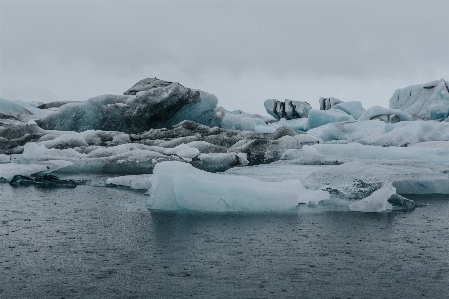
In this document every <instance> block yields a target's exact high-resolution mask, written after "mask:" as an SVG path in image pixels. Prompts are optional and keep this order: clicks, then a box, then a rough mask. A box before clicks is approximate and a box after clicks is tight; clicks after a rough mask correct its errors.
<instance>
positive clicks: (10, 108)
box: [0, 99, 31, 114]
mask: <svg viewBox="0 0 449 299" xmlns="http://www.w3.org/2000/svg"><path fill="white" fill-rule="evenodd" d="M0 113H3V114H9V113H22V114H31V113H30V112H29V111H28V110H26V109H24V108H23V107H22V106H21V105H19V104H18V103H16V102H14V101H10V100H6V99H0Z"/></svg>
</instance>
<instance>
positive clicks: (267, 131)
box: [254, 125, 276, 133]
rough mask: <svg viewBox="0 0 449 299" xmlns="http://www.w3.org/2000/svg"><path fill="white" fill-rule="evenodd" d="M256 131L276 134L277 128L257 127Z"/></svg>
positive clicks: (269, 126)
mask: <svg viewBox="0 0 449 299" xmlns="http://www.w3.org/2000/svg"><path fill="white" fill-rule="evenodd" d="M254 130H255V131H256V132H258V133H274V132H275V131H276V128H275V127H273V126H271V125H268V126H267V125H265V126H255V128H254Z"/></svg>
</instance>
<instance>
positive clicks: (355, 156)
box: [0, 78, 449, 212]
mask: <svg viewBox="0 0 449 299" xmlns="http://www.w3.org/2000/svg"><path fill="white" fill-rule="evenodd" d="M447 92H449V88H448V87H447V81H444V80H437V81H432V82H429V83H427V84H423V85H419V86H418V85H417V86H412V87H408V88H404V89H400V90H398V91H397V92H396V93H395V95H394V96H393V97H392V99H391V100H390V109H386V108H382V107H379V106H375V107H371V108H369V109H368V110H366V111H365V109H364V108H363V107H362V105H361V103H360V102H342V101H340V100H338V99H335V98H327V99H325V98H322V99H320V108H321V110H314V109H311V110H310V109H309V108H308V107H309V106H310V105H309V106H307V105H308V104H307V103H305V102H294V101H290V100H286V101H284V102H279V101H275V100H272V101H270V100H268V101H266V102H265V106H266V107H267V106H269V107H268V108H270V107H271V108H270V109H271V110H270V111H271V112H272V113H271V114H272V115H273V117H275V118H277V119H279V121H275V119H273V118H272V117H267V116H260V115H257V114H250V113H245V112H243V111H241V110H235V111H232V112H230V111H227V110H226V109H224V108H222V107H218V106H217V103H218V100H217V99H216V97H215V96H214V95H212V94H209V93H206V92H203V91H199V90H193V89H189V88H185V87H184V86H182V85H180V84H179V83H172V82H167V81H163V80H159V79H157V78H154V79H144V80H141V81H139V82H138V83H137V84H136V85H135V86H133V87H132V88H130V89H129V90H128V91H126V92H125V95H123V96H122V95H120V96H118V95H117V96H114V95H104V96H99V97H96V98H93V99H90V100H88V101H86V102H80V103H71V104H66V105H62V106H61V108H60V109H54V108H50V109H53V110H55V112H52V111H50V109H38V108H37V104H35V103H33V104H26V103H24V102H23V103H22V102H20V103H19V102H12V101H2V102H0V174H2V173H3V174H4V175H5V176H6V177H7V178H6V177H4V178H3V180H2V181H5V180H6V181H7V180H10V179H11V176H13V175H16V174H17V175H25V176H27V175H31V174H35V173H39V174H40V175H42V174H48V173H52V172H60V173H71V174H72V173H88V172H94V173H109V174H111V173H113V174H116V175H121V174H131V175H130V176H121V177H116V178H110V179H109V180H108V182H109V183H111V184H112V183H114V184H116V185H124V186H130V187H131V188H136V189H148V188H150V187H151V186H152V188H151V190H152V195H151V203H150V207H151V208H152V209H173V210H178V209H181V210H182V209H184V210H207V211H271V210H273V211H279V210H291V209H294V207H295V206H296V205H297V204H298V203H311V204H315V205H327V206H332V205H333V204H335V205H338V204H341V202H339V201H342V202H343V203H344V204H343V205H344V209H346V210H353V211H363V212H370V211H383V210H388V209H396V208H398V207H399V208H404V209H407V206H408V207H409V208H410V207H411V208H414V207H415V204H414V203H413V201H410V200H407V199H406V198H404V197H401V196H400V195H399V194H403V195H404V194H432V193H437V194H449V177H448V175H447V174H448V173H449V141H448V140H449V121H448V119H447V118H446V117H447V115H448V113H449V104H447V103H448V102H449V101H448V99H447V96H448V95H447ZM2 103H3V106H2V105H1V104H2ZM4 103H7V104H8V105H9V106H8V105H6V104H4ZM11 103H13V104H14V105H12V106H11V105H10V104H11ZM304 103H305V104H304ZM306 104H307V105H306ZM17 105H18V106H17ZM49 105H53V104H52V103H50V104H49ZM58 105H59V104H58ZM5 107H13V108H14V109H15V111H13V112H10V113H9V114H8V115H5V114H1V113H2V110H1V109H5ZM18 107H22V108H25V112H24V111H22V110H20V108H18ZM268 108H267V111H268V110H269V109H268ZM8 109H9V108H8ZM401 109H402V110H401ZM10 110H11V109H10ZM19 110H20V111H19ZM38 110H39V111H38ZM26 111H28V112H26ZM40 111H44V112H42V114H39V112H40ZM30 113H31V114H30ZM306 114H307V116H308V117H307V118H306ZM45 115H47V116H45ZM295 117H300V118H295ZM39 118H40V120H39ZM292 118H293V119H292ZM441 118H446V119H444V120H441ZM428 119H430V120H428ZM432 119H438V120H432ZM191 120H194V121H196V122H197V123H195V122H193V121H191ZM423 120H426V121H423ZM38 125H41V126H43V127H44V128H51V129H56V130H45V129H42V128H40V127H39V126H38ZM61 129H64V130H69V131H61ZM78 131H82V132H78ZM304 132H307V133H304ZM133 133H136V134H133ZM4 153H5V154H8V155H4ZM267 163H271V164H267ZM339 164H341V165H339ZM255 165H258V166H255ZM153 171H154V173H155V175H151V173H153ZM204 171H207V172H204ZM222 171H226V172H225V175H219V174H216V173H215V172H222ZM140 174H143V175H140ZM251 178H252V179H251ZM255 179H257V180H255ZM258 180H262V181H263V182H261V181H258ZM188 182H192V184H188ZM300 182H301V183H300ZM245 186H246V187H245ZM229 190H232V191H229ZM311 192H312V193H311ZM313 192H319V193H313ZM270 194H279V196H277V197H275V196H274V195H273V196H271V195H270ZM307 194H308V195H307ZM317 194H318V195H317ZM329 194H330V195H329ZM284 195H285V196H284ZM306 195H307V196H309V197H307V196H306ZM163 196H168V197H167V198H168V201H167V202H165V201H163V200H162V197H163ZM195 196H197V197H195ZM287 197H290V198H287ZM306 197H307V200H306ZM325 198H329V199H328V200H320V199H325ZM338 202H339V203H338ZM401 205H403V206H401Z"/></svg>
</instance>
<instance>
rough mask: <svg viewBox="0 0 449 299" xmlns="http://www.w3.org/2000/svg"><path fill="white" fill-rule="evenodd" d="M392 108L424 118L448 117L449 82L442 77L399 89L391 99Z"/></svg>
mask: <svg viewBox="0 0 449 299" xmlns="http://www.w3.org/2000/svg"><path fill="white" fill-rule="evenodd" d="M390 108H392V109H401V110H403V111H405V112H406V113H409V114H412V115H415V116H417V117H419V118H421V119H424V120H427V119H440V118H447V117H448V112H449V82H448V81H445V80H444V79H440V80H436V81H431V82H428V83H426V84H419V85H412V86H408V87H405V88H401V89H397V90H396V91H395V92H394V94H393V96H392V97H391V99H390Z"/></svg>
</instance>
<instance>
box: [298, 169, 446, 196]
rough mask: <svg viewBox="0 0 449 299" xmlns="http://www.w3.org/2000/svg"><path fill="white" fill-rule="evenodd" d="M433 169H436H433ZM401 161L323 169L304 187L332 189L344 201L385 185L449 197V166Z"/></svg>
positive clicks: (311, 175)
mask: <svg viewBox="0 0 449 299" xmlns="http://www.w3.org/2000/svg"><path fill="white" fill-rule="evenodd" d="M432 168H437V169H436V170H432ZM438 168H440V166H434V167H432V165H426V164H423V163H412V162H410V161H402V162H397V163H389V165H381V164H366V163H362V162H359V161H354V162H348V163H345V164H343V165H339V166H334V167H332V168H323V169H322V170H318V171H315V172H314V173H312V174H310V175H309V176H308V177H307V179H306V180H304V181H303V184H304V186H305V187H306V188H309V189H313V190H315V189H323V188H324V189H325V190H327V191H330V192H331V190H333V192H331V193H332V194H338V196H340V197H342V198H345V199H351V200H354V199H360V198H363V197H366V196H367V195H369V194H371V192H372V191H374V190H377V188H378V187H380V186H381V185H385V183H386V182H392V183H393V186H394V187H395V188H396V191H397V192H398V193H399V194H435V193H438V194H449V178H448V176H447V175H446V174H444V173H441V172H438V170H440V171H443V172H446V171H447V167H441V168H440V169H438Z"/></svg>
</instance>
